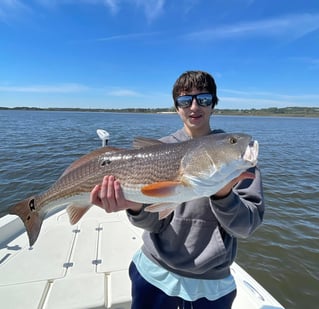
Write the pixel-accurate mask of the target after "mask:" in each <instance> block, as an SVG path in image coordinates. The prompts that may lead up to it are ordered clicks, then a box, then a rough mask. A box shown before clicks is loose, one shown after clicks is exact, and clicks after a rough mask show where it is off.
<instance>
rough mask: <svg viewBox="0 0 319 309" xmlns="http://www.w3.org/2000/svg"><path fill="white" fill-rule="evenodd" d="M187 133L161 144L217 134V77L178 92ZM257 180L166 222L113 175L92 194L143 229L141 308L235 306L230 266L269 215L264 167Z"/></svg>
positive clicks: (181, 85) (136, 291) (240, 181)
mask: <svg viewBox="0 0 319 309" xmlns="http://www.w3.org/2000/svg"><path fill="white" fill-rule="evenodd" d="M173 99H174V104H175V107H176V111H177V113H178V114H179V116H180V117H181V119H182V121H183V128H182V129H180V130H178V131H177V132H175V133H173V134H172V135H169V136H166V137H163V138H162V139H161V141H163V142H166V143H175V142H181V141H185V140H188V139H191V138H197V137H200V136H204V135H208V134H218V133H221V132H223V131H222V130H212V129H211V127H210V123H209V121H210V116H211V114H212V111H213V109H214V107H215V105H216V104H217V102H218V98H217V91H216V84H215V81H214V79H213V77H212V76H211V75H210V74H208V73H206V72H202V71H188V72H185V73H183V74H182V75H181V76H180V77H179V78H178V79H177V81H176V82H175V84H174V87H173ZM250 171H251V172H252V173H253V174H254V176H255V177H254V178H253V179H247V178H245V177H247V176H245V175H247V174H242V175H241V176H239V177H237V178H236V179H234V180H232V181H231V182H230V183H229V184H228V185H226V186H225V187H224V188H223V189H222V190H220V191H219V192H217V193H216V194H215V195H214V196H211V197H210V198H201V199H196V200H193V201H190V202H186V203H183V204H181V205H179V206H178V207H177V208H176V210H175V211H174V213H172V214H171V215H169V216H168V217H166V218H165V219H163V220H159V219H158V214H157V213H150V212H146V211H144V207H145V205H141V204H137V203H133V202H130V201H127V200H125V199H124V196H123V192H122V190H121V185H120V183H119V182H118V181H117V180H116V179H114V177H113V176H106V177H105V178H104V180H103V182H102V184H101V185H97V186H96V187H95V188H94V189H93V190H92V192H91V202H92V203H93V204H96V205H98V206H101V207H102V208H104V209H105V211H106V212H113V211H119V210H123V209H126V210H127V215H128V217H129V220H130V221H131V222H132V224H134V225H136V226H138V227H141V228H143V229H144V230H145V231H144V234H143V241H144V244H143V246H142V248H141V249H140V250H139V251H138V252H137V253H136V254H135V256H134V258H133V261H132V263H131V265H130V269H129V272H130V278H131V281H132V308H133V309H144V308H145V309H155V308H158V309H159V308H165V309H177V308H194V309H195V308H199V309H205V308H222V309H225V308H231V305H232V303H233V300H234V298H235V296H236V285H235V281H234V278H233V277H232V275H231V274H230V265H231V263H232V262H233V261H234V259H235V256H236V250H237V240H236V238H237V237H238V238H246V237H248V236H250V235H251V234H252V233H253V232H254V231H255V230H256V228H257V227H258V226H259V225H260V224H261V222H262V219H263V214H264V202H263V193H262V183H261V176H260V171H259V169H258V168H257V167H256V168H252V169H250Z"/></svg>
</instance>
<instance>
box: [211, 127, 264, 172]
mask: <svg viewBox="0 0 319 309" xmlns="http://www.w3.org/2000/svg"><path fill="white" fill-rule="evenodd" d="M206 146H207V147H206V155H207V156H209V158H210V160H211V161H212V162H213V163H214V165H215V168H216V169H220V168H221V167H222V166H223V165H229V164H231V163H232V162H241V163H242V164H243V165H244V166H247V168H249V167H252V166H255V165H256V164H257V158H258V148H259V147H258V142H257V141H254V140H253V139H252V137H251V136H250V135H248V134H244V133H220V134H216V135H211V140H210V141H209V142H208V143H207V144H206Z"/></svg>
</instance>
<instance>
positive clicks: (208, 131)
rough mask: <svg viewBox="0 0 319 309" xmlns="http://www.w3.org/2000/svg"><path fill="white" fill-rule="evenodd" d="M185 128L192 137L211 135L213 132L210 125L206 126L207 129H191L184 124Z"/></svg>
mask: <svg viewBox="0 0 319 309" xmlns="http://www.w3.org/2000/svg"><path fill="white" fill-rule="evenodd" d="M184 130H185V132H186V134H187V135H188V136H189V137H190V138H196V137H201V136H205V135H209V134H211V132H212V130H211V128H210V127H208V128H206V129H204V130H203V129H200V130H190V129H189V128H187V127H186V126H184Z"/></svg>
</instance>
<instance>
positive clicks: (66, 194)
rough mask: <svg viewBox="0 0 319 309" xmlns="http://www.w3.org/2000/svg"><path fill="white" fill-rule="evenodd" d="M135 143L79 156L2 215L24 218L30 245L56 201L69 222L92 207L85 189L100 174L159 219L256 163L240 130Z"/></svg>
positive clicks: (254, 149) (96, 181)
mask: <svg viewBox="0 0 319 309" xmlns="http://www.w3.org/2000/svg"><path fill="white" fill-rule="evenodd" d="M137 141H139V142H136V145H142V147H141V148H138V149H117V148H112V147H104V148H101V149H98V150H95V151H93V152H91V153H89V154H87V155H85V156H83V157H81V158H80V159H79V160H77V161H75V162H74V163H72V164H71V165H70V166H69V167H68V168H67V169H66V170H65V171H64V173H63V174H62V175H61V176H60V178H59V179H58V180H57V181H56V182H55V183H54V184H53V185H52V186H51V187H50V188H49V189H48V190H47V191H45V192H43V193H40V194H38V195H33V196H31V197H29V198H27V199H25V200H23V201H20V202H19V203H17V204H16V205H14V206H12V207H10V208H9V210H8V213H10V214H15V215H18V216H19V217H20V218H21V219H22V221H23V222H24V225H25V227H26V230H27V233H28V237H29V243H30V246H32V245H33V244H34V243H35V241H36V240H37V238H38V235H39V232H40V229H41V225H42V221H43V220H44V218H45V216H46V215H47V213H48V212H49V211H51V210H52V209H54V208H57V207H61V205H62V204H67V205H68V207H67V211H68V214H69V217H70V222H71V223H72V224H75V223H77V222H78V221H79V220H80V219H81V217H82V216H83V215H84V214H85V212H86V211H87V210H88V209H89V208H90V207H91V206H92V205H91V204H90V200H89V196H90V192H91V190H92V189H93V188H94V186H95V185H97V184H100V183H101V182H102V180H103V177H104V176H106V175H113V176H114V177H115V178H116V179H117V180H119V181H120V183H121V187H122V190H123V194H124V196H125V197H126V198H127V199H128V200H131V201H133V202H138V203H144V204H152V205H151V206H149V207H147V208H146V209H145V210H146V211H150V212H158V213H159V219H162V218H164V217H165V216H167V215H169V214H170V213H171V212H172V211H173V210H174V209H175V207H177V206H178V205H179V204H181V203H183V202H186V201H189V200H192V199H195V198H200V197H205V196H206V197H208V196H211V195H213V194H215V193H216V192H217V191H218V190H220V189H221V188H223V186H225V185H226V184H227V183H228V182H229V181H231V180H232V179H233V178H235V177H237V176H239V175H240V174H241V173H243V172H244V171H245V170H247V169H248V168H250V167H252V166H255V165H256V163H257V156H258V143H257V142H256V141H254V142H252V138H251V136H249V135H246V134H242V133H227V134H226V133H219V134H213V135H208V136H204V137H200V138H196V139H192V140H189V141H186V142H181V143H172V144H164V143H161V142H159V141H155V140H149V139H145V138H144V139H138V140H137ZM143 145H146V146H143Z"/></svg>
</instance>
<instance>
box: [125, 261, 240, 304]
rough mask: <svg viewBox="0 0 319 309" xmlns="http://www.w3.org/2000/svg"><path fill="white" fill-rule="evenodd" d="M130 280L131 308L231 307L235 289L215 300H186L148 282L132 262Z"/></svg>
mask: <svg viewBox="0 0 319 309" xmlns="http://www.w3.org/2000/svg"><path fill="white" fill-rule="evenodd" d="M129 274H130V278H131V281H132V307H131V308H132V309H163V308H164V309H177V308H179V309H231V306H232V303H233V301H234V299H235V297H236V290H235V291H233V292H231V293H229V294H227V295H225V296H224V297H222V298H219V299H217V300H208V299H207V298H200V299H197V300H196V301H186V300H183V299H182V298H180V297H175V296H168V295H167V294H165V293H164V292H162V291H161V290H160V289H158V288H157V287H155V286H153V285H152V284H150V283H148V282H147V281H146V280H145V279H144V278H143V277H142V276H141V275H140V273H139V272H138V270H137V269H136V266H135V264H134V263H133V262H132V263H131V265H130V268H129Z"/></svg>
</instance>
